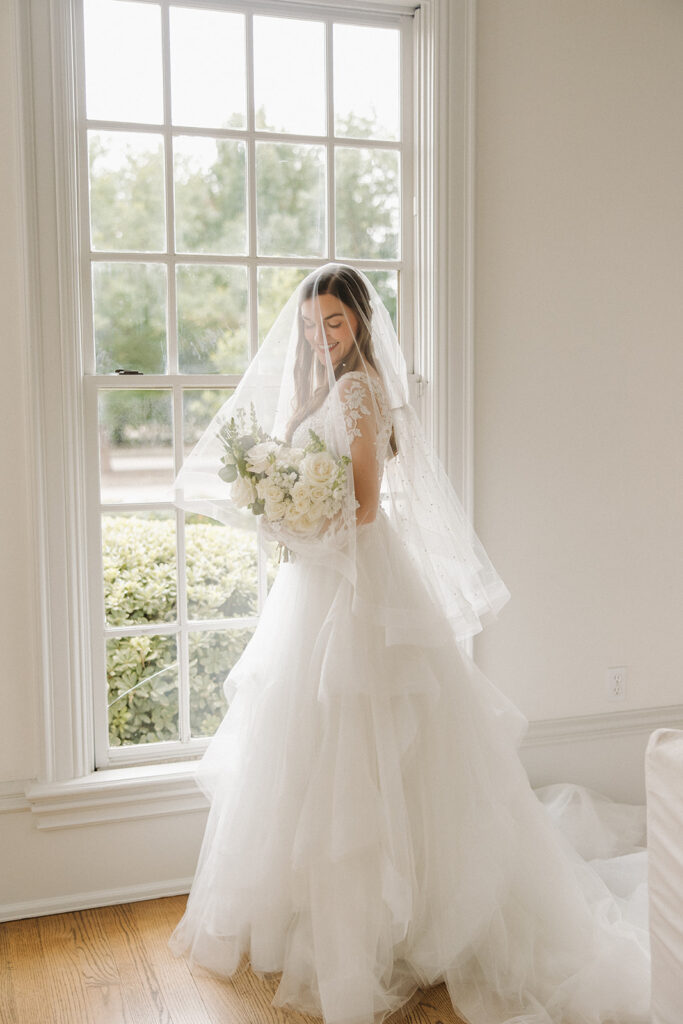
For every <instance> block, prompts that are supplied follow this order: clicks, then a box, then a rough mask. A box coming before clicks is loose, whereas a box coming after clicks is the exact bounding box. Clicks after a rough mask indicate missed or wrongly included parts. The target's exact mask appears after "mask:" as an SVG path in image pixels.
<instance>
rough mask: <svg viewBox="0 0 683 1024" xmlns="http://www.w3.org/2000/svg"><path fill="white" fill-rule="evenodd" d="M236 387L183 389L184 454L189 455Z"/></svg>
mask: <svg viewBox="0 0 683 1024" xmlns="http://www.w3.org/2000/svg"><path fill="white" fill-rule="evenodd" d="M234 390H235V389H234V388H188V389H187V390H186V391H183V456H185V455H189V454H190V452H191V451H192V449H193V448H194V446H195V444H196V443H197V441H198V440H199V438H200V437H201V436H202V433H203V432H204V431H205V430H206V428H207V427H208V425H209V423H210V422H211V420H212V419H213V418H214V416H215V415H216V413H217V412H218V410H219V409H220V407H221V406H222V404H223V402H225V401H227V400H228V398H230V395H232V394H233V392H234Z"/></svg>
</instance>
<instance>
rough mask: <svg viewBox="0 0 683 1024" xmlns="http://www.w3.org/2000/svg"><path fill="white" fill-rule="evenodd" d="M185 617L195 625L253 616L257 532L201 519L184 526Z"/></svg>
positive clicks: (191, 517) (188, 520) (189, 517)
mask: <svg viewBox="0 0 683 1024" xmlns="http://www.w3.org/2000/svg"><path fill="white" fill-rule="evenodd" d="M185 550H186V556H185V559H186V560H185V569H186V574H187V614H188V618H190V619H193V620H195V621H197V620H202V619H234V618H242V617H243V616H248V615H255V614H256V612H257V609H258V577H257V569H256V532H255V531H254V532H253V533H252V532H249V533H247V531H246V530H239V529H236V528H233V527H231V526H224V525H223V524H222V523H216V522H214V521H213V520H212V519H207V518H206V517H205V516H200V515H194V514H192V515H187V516H186V526H185Z"/></svg>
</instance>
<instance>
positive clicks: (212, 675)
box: [189, 629, 253, 736]
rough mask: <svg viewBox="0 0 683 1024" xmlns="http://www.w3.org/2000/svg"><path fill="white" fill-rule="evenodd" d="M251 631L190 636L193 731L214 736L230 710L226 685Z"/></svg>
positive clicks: (192, 634) (234, 630) (195, 733)
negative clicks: (224, 685) (225, 690)
mask: <svg viewBox="0 0 683 1024" xmlns="http://www.w3.org/2000/svg"><path fill="white" fill-rule="evenodd" d="M252 632H253V630H251V629H226V630H221V631H220V632H219V631H217V630H216V631H207V632H203V633H190V644H189V646H190V729H191V732H192V735H193V736H213V734H214V733H215V731H216V729H217V728H218V726H219V725H220V723H221V720H222V718H223V716H224V715H225V712H226V711H227V709H228V702H227V700H226V698H225V694H224V692H223V683H224V682H225V679H226V676H227V675H228V672H230V670H231V668H232V667H233V665H234V664H235V662H236V661H237V659H238V658H239V656H240V655H241V653H242V651H243V650H244V648H245V647H246V646H247V643H248V642H249V639H250V638H251V635H252Z"/></svg>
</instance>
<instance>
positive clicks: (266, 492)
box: [256, 477, 284, 502]
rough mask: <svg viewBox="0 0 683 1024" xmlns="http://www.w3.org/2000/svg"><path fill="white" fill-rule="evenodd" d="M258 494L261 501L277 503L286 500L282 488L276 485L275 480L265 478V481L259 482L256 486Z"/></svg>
mask: <svg viewBox="0 0 683 1024" xmlns="http://www.w3.org/2000/svg"><path fill="white" fill-rule="evenodd" d="M256 493H257V494H258V496H259V498H260V499H261V501H270V502H277V501H282V499H283V498H284V492H283V490H282V488H281V487H280V486H279V485H278V484H276V483H275V481H274V480H271V479H269V478H268V477H264V478H263V480H259V481H258V483H257V484H256Z"/></svg>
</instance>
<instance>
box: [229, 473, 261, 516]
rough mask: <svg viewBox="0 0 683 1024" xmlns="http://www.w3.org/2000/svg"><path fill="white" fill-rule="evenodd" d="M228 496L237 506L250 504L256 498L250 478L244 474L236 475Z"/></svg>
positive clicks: (242, 506) (241, 506)
mask: <svg viewBox="0 0 683 1024" xmlns="http://www.w3.org/2000/svg"><path fill="white" fill-rule="evenodd" d="M230 497H231V498H232V500H233V501H234V503H235V504H236V505H237V507H238V508H244V507H245V506H246V505H251V503H252V501H255V500H256V492H255V490H254V485H253V484H252V482H251V480H249V479H247V477H245V476H238V477H237V479H236V480H235V482H234V483H233V485H232V487H231V488H230Z"/></svg>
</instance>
